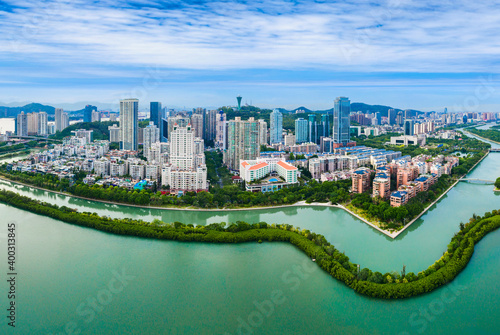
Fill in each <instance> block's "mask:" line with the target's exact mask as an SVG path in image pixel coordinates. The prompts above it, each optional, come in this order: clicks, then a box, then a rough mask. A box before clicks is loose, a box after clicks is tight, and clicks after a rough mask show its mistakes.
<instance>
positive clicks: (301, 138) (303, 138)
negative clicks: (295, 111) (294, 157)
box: [295, 118, 308, 143]
mask: <svg viewBox="0 0 500 335" xmlns="http://www.w3.org/2000/svg"><path fill="white" fill-rule="evenodd" d="M307 139H308V122H307V120H305V119H303V118H298V119H297V120H295V141H296V142H297V143H304V142H307Z"/></svg>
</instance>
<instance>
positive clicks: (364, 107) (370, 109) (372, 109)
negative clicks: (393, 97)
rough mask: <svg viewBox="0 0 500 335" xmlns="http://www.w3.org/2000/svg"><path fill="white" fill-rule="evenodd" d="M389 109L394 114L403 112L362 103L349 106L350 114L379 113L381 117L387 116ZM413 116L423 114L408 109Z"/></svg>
mask: <svg viewBox="0 0 500 335" xmlns="http://www.w3.org/2000/svg"><path fill="white" fill-rule="evenodd" d="M389 109H395V110H396V112H400V111H404V110H403V109H398V108H394V107H390V106H383V105H368V104H365V103H362V102H353V103H352V104H351V112H358V111H359V112H364V113H377V112H378V113H380V114H381V115H382V116H387V114H388V113H387V112H388V111H389ZM410 110H411V111H412V112H413V114H422V113H423V112H421V111H418V110H415V109H410Z"/></svg>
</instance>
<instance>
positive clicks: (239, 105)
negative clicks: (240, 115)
mask: <svg viewBox="0 0 500 335" xmlns="http://www.w3.org/2000/svg"><path fill="white" fill-rule="evenodd" d="M236 101H238V111H240V110H241V97H240V96H239V95H238V96H237V97H236Z"/></svg>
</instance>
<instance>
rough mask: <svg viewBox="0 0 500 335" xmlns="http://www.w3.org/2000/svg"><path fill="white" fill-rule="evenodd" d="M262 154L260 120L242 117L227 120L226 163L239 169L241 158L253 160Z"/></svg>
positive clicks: (232, 167)
mask: <svg viewBox="0 0 500 335" xmlns="http://www.w3.org/2000/svg"><path fill="white" fill-rule="evenodd" d="M259 154H260V142H259V121H257V120H255V119H254V118H253V117H251V118H249V119H248V121H242V120H241V117H235V119H234V120H231V121H227V148H226V151H225V152H224V163H225V164H226V165H227V166H228V167H229V168H230V169H232V170H239V168H240V160H253V159H256V158H257V157H258V156H259Z"/></svg>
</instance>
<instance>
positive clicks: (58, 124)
mask: <svg viewBox="0 0 500 335" xmlns="http://www.w3.org/2000/svg"><path fill="white" fill-rule="evenodd" d="M63 113H64V111H63V109H62V108H56V110H55V121H56V131H61V130H63V129H64V128H63V124H62V114H63Z"/></svg>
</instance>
